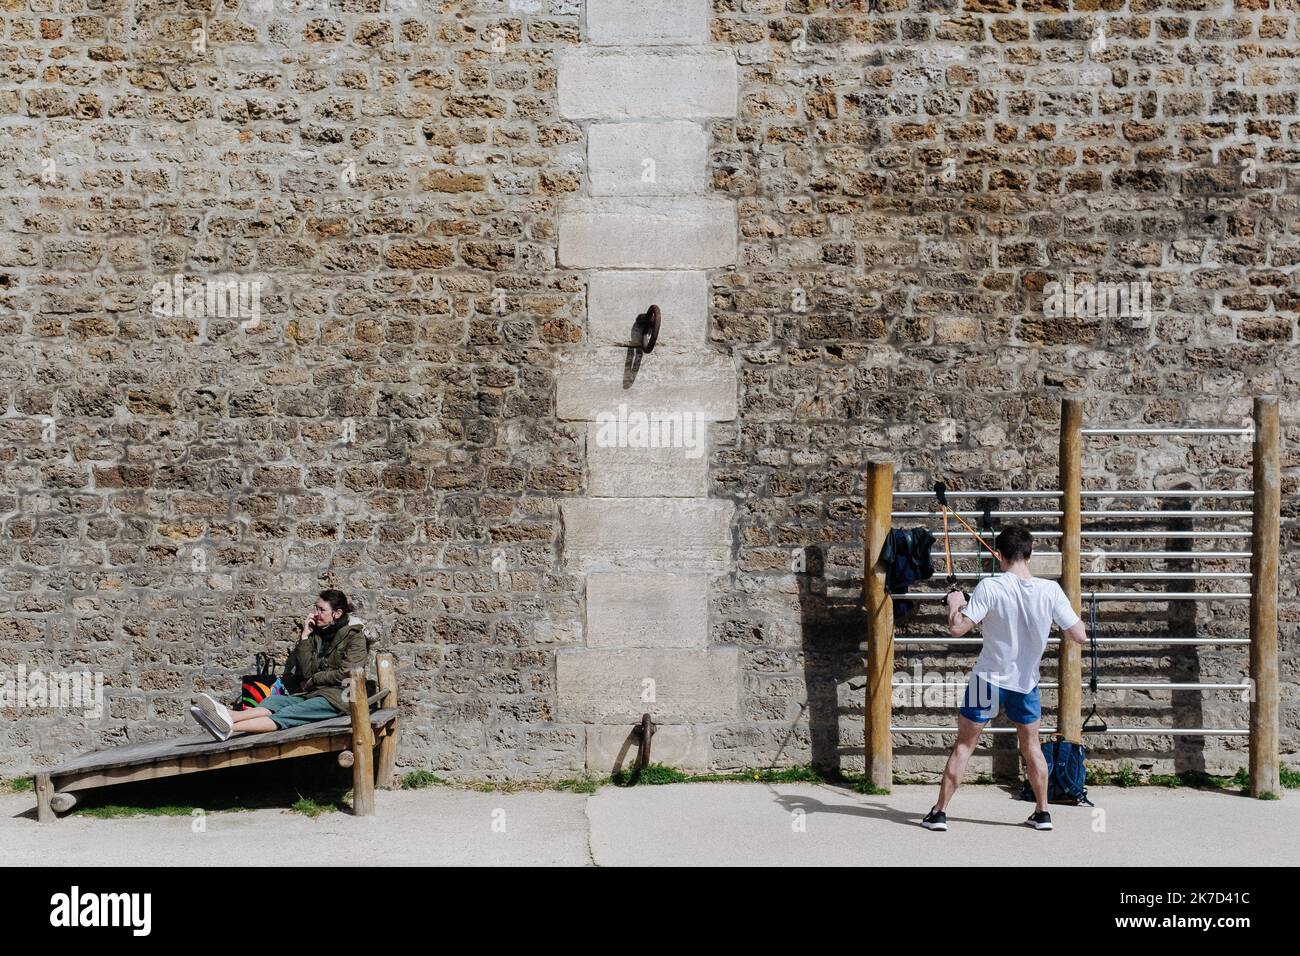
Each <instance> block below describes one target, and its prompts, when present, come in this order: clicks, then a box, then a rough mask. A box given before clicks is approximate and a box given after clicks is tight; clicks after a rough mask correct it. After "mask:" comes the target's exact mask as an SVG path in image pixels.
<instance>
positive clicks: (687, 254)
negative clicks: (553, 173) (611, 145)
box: [559, 198, 736, 269]
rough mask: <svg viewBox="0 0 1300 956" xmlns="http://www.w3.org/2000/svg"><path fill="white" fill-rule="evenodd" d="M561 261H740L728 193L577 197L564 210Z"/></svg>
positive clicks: (706, 265)
mask: <svg viewBox="0 0 1300 956" xmlns="http://www.w3.org/2000/svg"><path fill="white" fill-rule="evenodd" d="M559 231H560V241H559V258H560V264H561V265H562V266H565V267H567V268H571V269H716V268H719V267H721V266H727V265H731V264H733V263H734V262H735V261H736V209H735V205H734V204H733V203H732V202H731V201H730V200H726V199H710V198H698V199H609V198H606V199H575V200H571V201H570V202H569V203H567V204H566V205H565V207H564V211H563V212H562V213H561V214H560V225H559Z"/></svg>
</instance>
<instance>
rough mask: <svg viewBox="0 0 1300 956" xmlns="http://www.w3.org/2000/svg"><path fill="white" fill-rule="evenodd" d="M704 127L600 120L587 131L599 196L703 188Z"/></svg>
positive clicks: (676, 192) (593, 188) (589, 166)
mask: <svg viewBox="0 0 1300 956" xmlns="http://www.w3.org/2000/svg"><path fill="white" fill-rule="evenodd" d="M706 153H707V150H706V146H705V141H704V129H703V128H702V127H701V126H700V125H699V124H698V123H688V122H675V123H600V124H597V125H593V126H592V127H591V128H590V129H588V130H587V176H588V179H589V180H590V182H591V194H592V195H593V196H682V195H688V194H692V193H703V192H704V191H705V183H706V166H707V158H706Z"/></svg>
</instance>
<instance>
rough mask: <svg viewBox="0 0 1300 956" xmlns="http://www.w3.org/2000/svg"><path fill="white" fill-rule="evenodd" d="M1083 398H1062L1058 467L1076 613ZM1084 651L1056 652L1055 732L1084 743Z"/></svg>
mask: <svg viewBox="0 0 1300 956" xmlns="http://www.w3.org/2000/svg"><path fill="white" fill-rule="evenodd" d="M1082 428H1083V400H1082V399H1078V398H1063V399H1061V444H1060V456H1059V459H1058V467H1059V469H1060V475H1059V477H1060V492H1061V499H1060V500H1061V546H1060V549H1061V590H1063V591H1064V592H1065V596H1066V597H1068V598H1069V599H1070V606H1071V607H1073V608H1074V610H1075V613H1076V614H1080V615H1081V614H1082V613H1083V595H1082V583H1081V580H1080V577H1079V575H1080V572H1081V571H1082V566H1081V560H1080V559H1081V555H1080V551H1081V550H1082V545H1081V535H1080V531H1081V528H1082V514H1081V510H1080V509H1081V505H1080V498H1081V496H1082V490H1083V477H1082V470H1083V464H1082V459H1083V453H1082V442H1083V434H1082V431H1081V429H1082ZM1081 658H1082V655H1081V654H1080V648H1079V645H1078V644H1075V643H1074V642H1073V641H1066V640H1062V641H1061V644H1060V649H1059V650H1058V652H1057V675H1058V677H1057V685H1058V687H1059V689H1058V690H1057V692H1056V700H1057V704H1056V728H1057V730H1056V732H1057V733H1058V734H1061V735H1062V736H1063V737H1064V738H1065V739H1066V740H1068V741H1071V742H1073V743H1076V744H1077V743H1083V687H1082V686H1081V685H1082V681H1083V676H1082V669H1081V667H1080V661H1081Z"/></svg>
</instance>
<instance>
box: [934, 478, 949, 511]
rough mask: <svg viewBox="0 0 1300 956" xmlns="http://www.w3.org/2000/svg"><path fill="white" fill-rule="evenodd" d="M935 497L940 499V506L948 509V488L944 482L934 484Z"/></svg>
mask: <svg viewBox="0 0 1300 956" xmlns="http://www.w3.org/2000/svg"><path fill="white" fill-rule="evenodd" d="M934 496H935V497H936V498H938V499H939V504H941V505H943V506H944V507H945V508H946V507H948V488H947V486H946V485H945V484H944V483H943V482H942V481H936V482H935V483H934Z"/></svg>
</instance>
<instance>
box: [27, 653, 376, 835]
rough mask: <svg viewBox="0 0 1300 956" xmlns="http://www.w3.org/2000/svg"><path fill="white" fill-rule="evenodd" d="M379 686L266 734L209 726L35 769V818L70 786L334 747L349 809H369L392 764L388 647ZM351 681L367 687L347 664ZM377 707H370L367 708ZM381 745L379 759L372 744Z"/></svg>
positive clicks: (68, 804)
mask: <svg viewBox="0 0 1300 956" xmlns="http://www.w3.org/2000/svg"><path fill="white" fill-rule="evenodd" d="M375 669H376V670H377V671H378V681H377V683H378V692H377V693H375V694H372V695H371V696H370V697H369V698H366V697H361V696H358V697H355V698H353V700H352V702H351V707H352V710H351V713H350V714H349V715H346V716H339V717H334V718H331V719H330V720H321V721H317V722H316V723H311V724H303V725H302V726H299V727H288V728H286V729H284V730H276V731H273V732H272V733H267V734H238V735H236V736H234V737H231V738H230V739H229V740H213V739H212V737H211V735H209V734H207V733H203V734H200V735H198V736H190V737H173V738H170V739H168V740H152V741H147V742H145V743H138V744H127V745H125V746H122V747H114V748H112V749H111V750H97V751H94V752H92V753H88V754H82V755H81V756H79V757H74V758H72V759H71V760H69V761H68V762H66V763H64V764H61V765H60V766H58V767H54V768H52V769H50V770H45V771H42V772H40V773H38V774H36V775H35V776H34V777H33V783H34V784H35V788H36V819H37V821H38V822H40V823H50V822H52V821H54V820H57V819H58V814H59V813H66V812H67V811H68V810H71V809H72V808H73V807H74V806H75V805H76V803H77V797H76V792H77V791H78V790H89V789H91V788H93V787H107V786H111V785H112V784H117V783H133V782H136V781H140V780H158V779H161V778H163V777H172V776H176V775H178V774H183V773H197V772H199V771H202V770H221V769H224V768H226V767H239V766H244V765H246V764H255V763H267V762H269V761H272V760H288V759H290V758H292V757H307V756H311V755H312V754H322V753H338V754H339V763H340V764H341V765H342V766H344V767H351V768H352V812H353V814H354V815H355V816H369V815H370V814H372V813H374V812H375V784H376V782H378V785H379V786H381V787H392V786H394V785H395V783H396V765H397V732H398V720H397V717H398V707H397V666H396V663H395V662H394V660H393V656H392V655H391V654H379V655H377V656H376V658H375ZM352 682H353V683H352V686H353V687H365V686H366V675H365V671H364V670H361V669H357V670H354V671H352ZM372 707H373V708H376V709H373V710H372V709H371V708H372ZM376 746H378V747H379V759H378V765H376V762H375V756H374V749H375V747H376Z"/></svg>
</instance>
